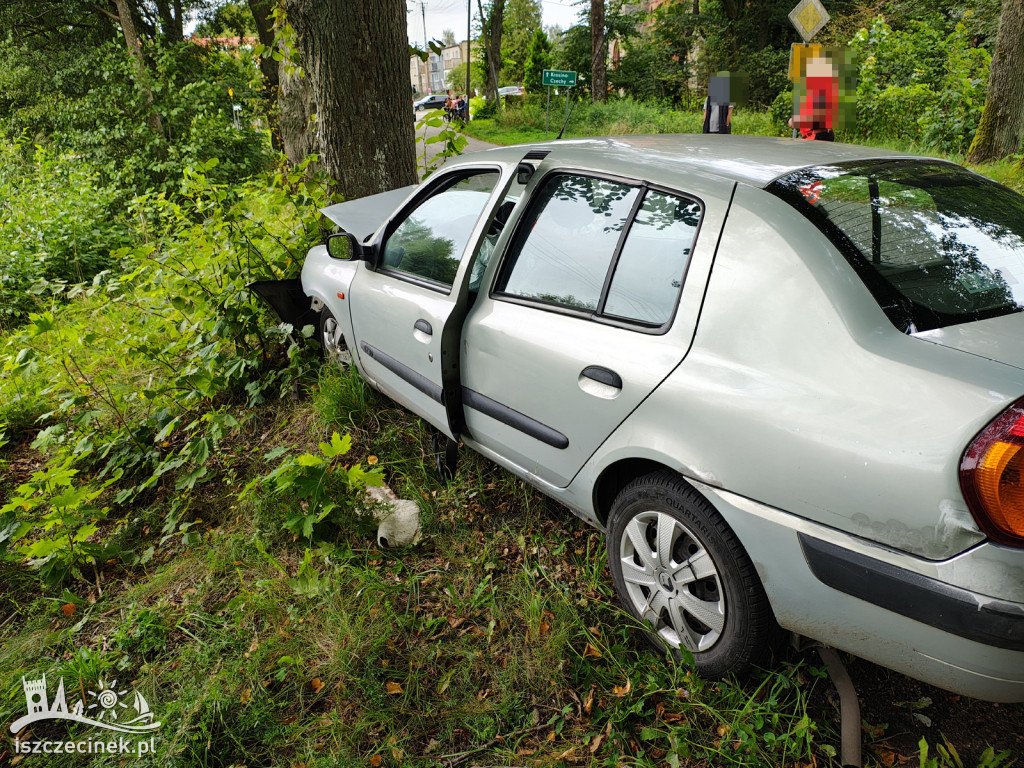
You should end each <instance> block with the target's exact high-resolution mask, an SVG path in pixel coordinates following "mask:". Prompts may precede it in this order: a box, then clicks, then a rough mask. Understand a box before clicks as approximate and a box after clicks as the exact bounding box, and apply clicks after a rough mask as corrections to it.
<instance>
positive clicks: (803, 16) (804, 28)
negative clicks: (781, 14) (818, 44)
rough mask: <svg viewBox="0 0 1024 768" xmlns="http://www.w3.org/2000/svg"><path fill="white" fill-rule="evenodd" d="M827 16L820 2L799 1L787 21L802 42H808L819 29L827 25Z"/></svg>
mask: <svg viewBox="0 0 1024 768" xmlns="http://www.w3.org/2000/svg"><path fill="white" fill-rule="evenodd" d="M828 19H829V15H828V11H826V10H825V6H823V5H822V4H821V2H820V0H800V3H799V5H797V7H796V8H794V9H793V10H792V11H790V12H789V20H790V22H792V24H793V26H794V27H796V31H797V32H799V33H800V37H802V38H803V39H804V42H805V43H806V42H810V40H811V38H812V37H814V36H815V35H816V34H818V32H820V31H821V28H822V27H824V26H825V24H827V23H828Z"/></svg>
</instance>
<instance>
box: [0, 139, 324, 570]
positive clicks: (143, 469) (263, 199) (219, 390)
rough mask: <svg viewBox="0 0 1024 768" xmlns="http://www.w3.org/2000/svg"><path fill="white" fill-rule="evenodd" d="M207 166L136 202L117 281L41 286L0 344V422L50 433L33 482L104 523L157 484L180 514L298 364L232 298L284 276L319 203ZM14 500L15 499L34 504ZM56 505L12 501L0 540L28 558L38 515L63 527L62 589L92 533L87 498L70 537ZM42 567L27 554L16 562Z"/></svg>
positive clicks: (300, 189)
mask: <svg viewBox="0 0 1024 768" xmlns="http://www.w3.org/2000/svg"><path fill="white" fill-rule="evenodd" d="M311 159H312V158H311ZM214 167H215V162H213V161H210V162H208V163H206V165H205V166H204V167H203V168H202V169H200V170H196V171H188V172H186V174H185V177H184V182H183V186H184V191H183V194H182V195H181V197H179V198H177V199H175V200H172V199H169V198H167V197H166V196H164V195H162V194H155V193H154V194H151V195H148V196H146V197H144V198H141V199H139V200H138V201H136V202H135V204H134V205H133V213H134V214H135V215H136V216H137V217H138V218H139V219H140V220H145V221H147V222H148V224H147V229H146V231H145V233H144V237H143V241H142V242H140V243H139V244H138V245H136V246H134V247H130V248H129V247H126V248H122V249H121V250H120V251H119V252H118V257H119V258H120V259H121V260H123V262H124V263H125V264H126V265H127V270H126V271H125V272H124V273H123V274H120V275H117V276H114V275H111V274H101V275H98V276H97V278H96V279H95V280H94V281H93V282H92V283H91V284H85V285H77V286H67V285H65V284H52V283H51V284H48V285H47V290H48V292H49V293H50V294H51V295H52V297H53V298H55V299H61V300H62V302H63V303H60V304H55V305H54V307H53V309H52V310H50V311H45V312H38V313H33V314H31V315H30V321H31V322H30V323H29V324H28V325H26V326H24V327H23V328H20V329H18V330H17V332H13V333H11V334H10V335H9V337H8V342H7V347H6V354H5V355H4V357H3V358H2V362H3V373H4V375H3V377H0V422H4V421H6V420H7V419H8V414H7V407H6V404H7V403H10V402H12V401H13V400H14V398H15V396H17V395H19V394H21V395H24V394H26V393H38V395H37V396H41V397H44V398H45V399H46V400H47V401H48V404H49V413H48V414H45V416H46V417H47V418H48V419H49V421H50V426H48V427H47V428H46V429H44V430H43V431H41V432H40V433H39V435H38V436H37V437H36V439H35V441H34V443H33V445H34V447H36V448H38V449H40V450H43V451H46V452H47V453H49V454H50V456H51V457H54V458H51V465H50V468H49V469H47V470H46V472H47V473H51V472H53V473H57V474H55V475H53V477H52V478H51V477H50V476H49V475H46V476H44V477H40V478H39V480H38V482H43V481H45V482H50V480H51V479H52V480H53V482H56V483H58V485H59V484H60V483H62V482H63V480H64V478H65V476H66V475H65V474H61V473H72V474H71V475H67V477H74V492H75V493H79V492H82V493H88V494H91V493H92V492H93V490H95V489H98V488H104V487H107V486H108V485H109V486H110V487H109V489H108V490H107V496H106V497H105V498H108V499H109V501H108V508H109V509H110V510H111V511H112V513H113V512H116V511H118V510H119V509H123V507H124V505H126V504H129V503H131V502H132V501H133V500H135V499H138V498H139V497H140V496H141V495H142V494H147V493H151V492H152V491H153V489H155V488H157V487H158V486H160V485H161V484H163V485H165V487H166V488H167V489H168V490H170V489H173V490H174V492H175V495H176V496H177V497H178V499H179V500H180V499H181V498H182V497H185V496H187V494H188V493H189V492H190V491H191V490H192V489H193V488H194V487H195V486H196V485H197V484H199V483H202V482H204V480H205V479H207V478H208V476H211V473H210V470H211V468H212V466H213V462H214V461H215V460H216V459H217V457H218V454H219V449H220V443H221V441H223V440H224V438H225V437H226V436H227V435H228V433H229V432H231V431H232V430H234V429H237V428H238V427H239V426H240V424H241V422H240V420H239V419H244V411H243V408H244V407H252V406H255V405H257V404H260V403H262V402H264V401H266V400H268V399H272V398H276V397H278V396H280V395H282V394H289V393H290V392H291V388H292V383H293V382H294V381H295V379H296V377H297V376H299V375H301V374H302V373H303V372H304V370H305V367H304V361H308V359H309V358H308V357H305V356H303V355H301V354H300V353H299V350H298V348H297V347H295V345H294V344H291V343H290V342H289V339H288V334H289V332H291V331H292V330H293V329H291V328H290V327H289V326H285V325H275V324H274V321H273V320H271V319H270V318H269V317H268V315H267V313H266V311H265V310H264V309H263V308H262V307H261V306H260V305H259V304H258V303H256V302H254V300H253V299H252V297H251V296H250V294H249V292H248V290H247V289H246V287H245V286H246V284H247V283H248V282H250V281H251V280H256V279H278V278H283V277H288V276H295V275H297V273H298V270H299V265H300V263H301V257H302V255H303V254H304V253H305V250H306V249H307V248H308V247H309V246H310V245H312V244H313V243H314V242H316V241H319V240H320V238H321V233H320V229H319V220H320V219H319V214H318V209H319V208H321V207H323V206H324V205H325V204H327V203H329V202H330V201H329V198H328V197H327V193H326V191H325V189H326V185H325V183H324V180H323V179H320V178H316V177H313V178H310V177H308V176H307V174H306V170H307V169H306V168H305V167H304V166H303V167H299V168H296V169H294V170H293V171H291V172H284V171H280V172H278V173H276V174H272V175H267V176H263V177H258V178H255V179H253V180H251V181H249V182H247V183H245V184H237V185H230V186H229V185H224V184H217V183H215V182H214V181H212V180H211V179H210V178H209V177H208V176H207V175H206V172H207V171H209V170H212V169H213V168H214ZM295 330H299V329H295ZM304 330H305V332H306V333H307V334H311V333H312V328H307V329H304ZM236 414H237V418H236ZM75 472H80V473H81V474H78V475H75V474H74V473H75ZM80 478H82V479H84V481H83V480H80ZM33 482H37V481H35V480H34V481H33ZM112 482H113V484H111V483H112ZM68 488H69V490H68V491H67V493H70V492H71V490H70V488H71V486H68ZM85 489H91V490H87V491H86V490H85ZM28 491H29V489H25V493H20V492H19V494H18V498H27V499H33V498H36V497H34V496H32V495H31V494H29V493H28ZM64 494H65V492H64V491H61V492H60V493H57V492H56V491H54V493H49V492H47V493H44V494H42V496H40V497H39V498H41V499H42V501H40V502H39V504H35V503H34V502H33V503H31V504H30V506H29V507H26V506H25V504H14V503H13V502H12V504H11V505H8V506H6V507H4V511H3V514H4V518H3V520H2V521H0V529H3V530H5V531H7V532H8V535H7V537H6V538H8V539H9V538H11V537H13V536H15V535H16V536H17V537H18V538H19V539H25V541H28V542H33V544H34V543H35V542H38V541H42V540H43V538H46V537H45V536H43V532H45V531H50V530H56V528H55V526H54V525H53V524H51V523H50V521H49V520H48V519H45V518H44V517H41V515H42V514H46V515H49V514H58V515H62V516H63V517H62V519H63V520H65V522H64V523H61V525H66V526H69V527H68V531H69V532H70V533H69V535H70V539H69V545H68V548H67V551H68V553H69V555H68V558H64V560H66V562H67V563H69V567H67V568H64V571H63V572H62V574H55V578H58V579H59V578H63V577H64V575H66V574H68V573H70V574H72V575H74V574H75V573H76V571H75V568H76V567H80V564H81V561H82V557H85V558H87V559H88V558H89V557H97V555H96V553H94V552H91V550H89V549H88V548H87V547H86V544H87V543H90V542H91V541H92V540H91V539H90V536H91V535H92V532H93V531H90V530H89V529H88V528H87V527H85V526H87V525H88V524H87V523H86V522H84V519H85V517H88V516H91V517H89V519H93V518H96V519H100V518H101V517H102V515H100V514H99V513H98V512H95V511H94V510H93V508H92V507H89V511H88V512H86V511H85V510H86V507H87V502H88V503H91V502H92V500H93V499H94V498H95V496H88V498H86V497H83V498H82V499H81V500H74V501H75V503H74V504H71V505H70V507H74V509H76V510H79V512H76V514H79V513H80V517H82V520H83V522H79V523H75V522H74V521H73V519H72V517H71V515H70V512H69V511H68V509H67V508H69V504H68V503H66V502H65V500H64ZM47 499H49V500H47ZM76 499H77V497H76ZM58 502H59V503H58ZM26 503H28V502H26ZM44 503H45V504H49V507H48V508H46V507H44V506H40V505H42V504H44ZM47 510H49V511H47ZM105 514H106V508H104V509H103V515H105ZM75 525H77V526H78V527H77V528H75V529H74V531H72V527H74V526H75ZM83 531H85V533H84V538H83V533H82V532H83ZM64 538H65V539H68V537H67V536H65V537H64ZM54 551H56V550H54ZM51 553H52V552H44V551H42V550H40V549H39V548H38V547H36V548H34V549H32V550H31V551H28V550H19V551H18V553H17V555H16V556H17V557H19V558H20V557H31V558H34V559H37V560H38V559H39V558H40V557H44V556H48V555H50V554H51ZM63 557H64V555H63V554H62V553H61V552H57V554H55V555H54V556H53V558H52V559H53V560H61V558H63ZM62 562H63V560H62Z"/></svg>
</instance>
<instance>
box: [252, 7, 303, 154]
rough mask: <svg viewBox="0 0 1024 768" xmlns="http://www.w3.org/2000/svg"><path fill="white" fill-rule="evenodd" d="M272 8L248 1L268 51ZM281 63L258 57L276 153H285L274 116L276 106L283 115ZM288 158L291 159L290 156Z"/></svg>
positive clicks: (272, 141)
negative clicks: (279, 70)
mask: <svg viewBox="0 0 1024 768" xmlns="http://www.w3.org/2000/svg"><path fill="white" fill-rule="evenodd" d="M272 8H273V7H272V5H271V4H270V2H269V0H249V10H250V11H252V18H253V21H254V22H255V24H256V34H257V35H258V36H259V38H260V44H262V45H263V46H265V47H266V48H267V49H268V51H270V50H273V48H274V22H273V21H272V20H271V18H270V11H271V10H272ZM281 63H282V62H278V61H274V58H273V57H272V56H260V72H261V73H262V74H263V102H264V107H265V109H264V111H265V112H266V114H267V119H268V121H269V122H270V143H271V145H272V146H273V147H274V149H275V150H277V151H278V152H287V150H286V148H285V141H284V137H283V136H282V131H283V129H282V127H281V117H279V116H278V115H277V114H276V112H277V110H275V107H276V106H280V110H281V113H282V115H283V113H284V104H283V100H284V95H283V94H281V92H280V91H281V78H280V77H279V76H278V69H279V68H280V66H281ZM307 90H308V88H307ZM278 98H280V99H281V101H282V103H281V104H280V105H278ZM307 117H308V115H307ZM288 157H289V158H291V154H289V155H288Z"/></svg>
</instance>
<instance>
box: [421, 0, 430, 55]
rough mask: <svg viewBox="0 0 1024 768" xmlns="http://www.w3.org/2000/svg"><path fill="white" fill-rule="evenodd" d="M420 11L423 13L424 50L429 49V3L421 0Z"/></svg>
mask: <svg viewBox="0 0 1024 768" xmlns="http://www.w3.org/2000/svg"><path fill="white" fill-rule="evenodd" d="M420 13H422V14H423V50H424V51H429V50H430V48H428V44H427V4H426V3H425V2H423V0H420Z"/></svg>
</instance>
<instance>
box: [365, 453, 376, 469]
mask: <svg viewBox="0 0 1024 768" xmlns="http://www.w3.org/2000/svg"><path fill="white" fill-rule="evenodd" d="M366 463H367V464H369V465H370V466H371V467H373V466H376V464H377V457H376V456H374V455H372V454H371V455H369V456H367V457H366Z"/></svg>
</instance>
